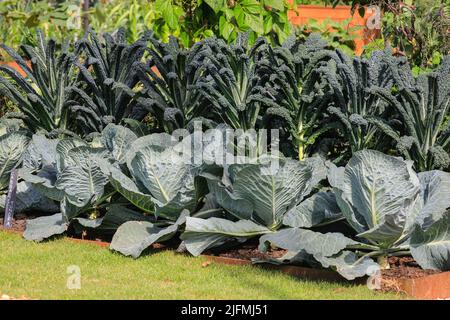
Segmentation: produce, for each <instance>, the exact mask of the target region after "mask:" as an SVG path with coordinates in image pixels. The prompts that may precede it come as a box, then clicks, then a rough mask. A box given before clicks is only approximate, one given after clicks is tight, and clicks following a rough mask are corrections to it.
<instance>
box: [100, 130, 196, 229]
mask: <svg viewBox="0 0 450 320" xmlns="http://www.w3.org/2000/svg"><path fill="white" fill-rule="evenodd" d="M176 145H177V144H176V142H174V141H173V140H172V139H170V136H168V135H157V134H155V135H150V136H145V137H142V138H139V139H137V140H136V141H135V142H134V143H133V144H132V146H131V149H130V151H129V152H128V153H127V156H126V157H127V167H128V170H129V171H130V174H131V176H132V178H129V177H127V176H126V175H125V174H124V173H123V172H121V171H120V170H115V169H114V168H107V167H105V166H103V170H104V171H105V172H106V173H107V174H108V176H109V179H110V181H111V183H112V185H113V186H114V187H115V188H116V190H117V191H118V192H120V193H121V194H122V195H123V196H124V197H125V198H127V199H128V200H129V201H130V202H131V203H133V204H134V205H135V206H137V207H139V208H141V209H142V210H144V211H147V212H152V213H154V214H155V215H157V216H161V217H164V218H166V219H169V220H172V221H175V220H177V219H178V217H179V215H180V213H181V211H182V210H183V209H187V210H189V211H193V210H194V209H195V208H196V206H197V202H198V200H199V198H200V197H201V196H202V195H200V194H198V189H199V188H196V187H197V185H196V183H197V179H196V177H197V175H198V169H197V168H196V167H195V166H194V165H192V164H191V163H190V159H185V158H184V157H183V154H181V153H180V152H178V150H177V149H176Z"/></svg>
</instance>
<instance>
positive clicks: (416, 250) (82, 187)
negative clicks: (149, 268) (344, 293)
mask: <svg viewBox="0 0 450 320" xmlns="http://www.w3.org/2000/svg"><path fill="white" fill-rule="evenodd" d="M3 48H4V49H5V51H6V52H7V53H8V54H9V55H10V56H11V57H12V58H13V59H14V60H16V62H17V63H18V64H19V65H20V66H21V67H22V68H23V71H24V72H25V73H26V75H27V77H26V78H24V77H22V76H21V75H20V74H19V73H18V72H16V71H14V70H13V69H12V68H9V67H6V66H0V73H1V75H0V92H1V93H2V94H4V95H5V97H6V98H7V99H9V100H11V101H12V102H14V103H16V104H17V108H18V110H19V111H20V112H19V113H17V112H16V113H10V114H8V116H7V117H4V118H2V119H1V120H0V151H1V153H0V205H1V206H0V207H1V208H2V210H3V209H4V211H5V212H6V213H5V220H6V221H7V222H9V221H11V219H12V218H13V215H14V213H22V212H23V213H25V212H31V213H38V212H40V213H43V214H45V215H42V216H37V215H36V217H34V219H29V220H28V222H27V225H26V229H25V231H24V233H23V236H24V238H25V239H27V240H30V241H35V242H42V241H44V240H46V239H49V238H51V237H55V236H62V235H69V236H74V235H75V236H77V237H79V238H82V239H93V240H95V239H97V238H100V239H107V240H108V241H109V240H110V241H111V243H110V245H109V248H110V249H111V250H112V251H115V252H119V253H121V254H123V255H124V256H130V257H133V258H138V257H139V256H140V255H141V254H142V253H144V251H145V250H147V249H151V248H154V247H155V245H156V244H158V245H161V244H164V245H166V246H168V248H171V249H176V250H177V251H181V252H189V253H190V254H191V255H193V256H199V255H201V254H208V255H211V254H215V255H216V256H218V257H216V258H214V259H216V260H217V261H219V260H220V261H229V262H231V261H236V260H229V258H231V259H241V258H244V259H241V262H240V263H248V261H249V259H252V262H258V263H264V264H267V263H270V264H272V265H280V267H278V268H279V269H282V270H283V269H285V270H291V271H292V270H297V271H296V273H298V274H300V275H303V276H305V275H306V274H307V273H308V275H309V276H310V277H317V276H324V275H325V274H329V273H328V272H329V271H330V270H333V271H335V272H336V273H337V274H339V275H340V276H342V277H343V278H345V279H347V280H354V279H358V278H360V279H365V277H367V276H373V275H374V274H376V273H377V272H378V271H380V270H381V272H382V274H383V273H384V275H386V277H388V276H390V278H389V279H391V278H393V279H394V280H395V281H396V280H397V279H398V278H399V277H403V276H404V275H409V276H410V277H416V276H421V275H423V274H424V273H425V274H428V273H431V272H434V271H430V272H429V271H421V269H420V268H422V269H424V270H435V271H436V272H438V271H449V270H450V245H449V244H450V241H449V239H450V197H449V193H450V172H449V168H450V149H449V148H450V130H449V128H450V127H449V122H450V112H449V110H450V87H449V85H448V84H449V83H450V56H447V57H446V58H444V59H443V61H442V63H441V65H440V66H439V67H438V68H436V70H434V71H433V72H430V73H425V74H421V75H420V76H419V77H418V78H415V77H414V76H413V75H412V71H411V68H410V66H409V65H408V63H407V62H406V60H405V59H403V58H401V57H397V56H395V55H393V53H392V50H391V49H390V48H389V47H386V49H385V50H384V51H377V52H375V53H374V54H373V55H372V56H371V57H370V58H359V57H353V56H347V55H346V54H345V53H343V52H342V51H340V50H339V49H333V48H330V47H329V46H328V44H327V43H326V42H325V41H323V40H322V39H321V38H320V37H319V36H318V35H317V34H312V35H310V36H309V37H308V39H306V40H301V39H297V38H295V37H291V38H289V39H288V40H287V41H286V43H284V44H283V46H273V45H271V44H270V43H268V42H267V40H266V39H263V38H260V39H257V40H256V41H255V43H254V44H252V45H250V43H249V38H248V35H245V34H241V35H240V36H239V37H238V39H237V41H236V43H235V44H232V45H229V44H227V43H226V42H224V41H222V40H220V39H217V38H209V39H206V40H205V41H202V42H199V43H197V44H195V45H194V46H193V47H192V48H188V49H185V48H181V47H180V45H179V42H178V41H177V39H175V38H171V40H170V41H169V42H168V43H164V42H162V41H161V40H159V39H156V38H155V37H154V36H153V34H152V33H151V32H147V33H145V34H144V35H143V36H142V38H141V39H140V40H139V41H137V42H135V43H133V44H131V45H129V44H127V43H126V41H125V34H124V33H123V32H122V31H119V32H117V34H115V35H109V34H105V35H102V36H98V35H96V34H95V33H94V32H93V31H91V32H89V33H88V34H86V36H85V37H84V38H83V39H81V40H80V41H79V42H77V44H75V45H72V46H70V45H69V46H65V47H63V49H61V50H59V49H58V46H57V44H56V43H55V42H54V41H51V40H50V41H46V40H45V37H44V35H43V34H42V33H39V34H38V46H37V47H31V46H24V47H23V51H24V54H25V58H26V60H28V61H30V62H31V64H32V65H31V67H30V66H28V65H27V64H26V62H25V61H24V59H23V58H22V56H21V55H20V54H18V53H16V52H14V50H12V49H10V48H7V47H5V46H3ZM154 68H157V70H159V72H160V74H156V73H155V72H154V70H155V69H154ZM230 131H231V132H232V133H233V136H232V139H231V140H229V141H227V137H229V133H230ZM255 132H257V133H258V134H259V135H258V134H255V135H252V137H251V138H249V135H251V134H252V133H255ZM269 132H270V135H269V134H268V133H269ZM264 133H265V135H264ZM242 138H243V139H242ZM247 138H248V139H247ZM243 140H244V143H242V142H243ZM248 140H250V142H249V143H248V144H246V143H245V142H246V141H248ZM269 140H270V142H269ZM272 140H273V141H272ZM272 142H274V143H273V144H272ZM278 142H280V143H278ZM230 146H231V147H230ZM230 149H231V151H230ZM197 155H201V156H202V158H201V159H200V160H201V161H198V159H197V157H196V156H197ZM224 155H226V157H225V158H227V159H226V161H225V162H224V157H223V156H224ZM230 158H231V161H230V162H228V160H230ZM18 217H19V216H18V215H17V214H16V218H18ZM15 223H16V226H17V227H18V228H20V227H23V223H22V224H21V223H20V221H19V222H17V221H16V222H15ZM252 241H253V242H252ZM236 245H240V247H238V248H239V249H237V251H236V250H235V249H230V248H231V246H236ZM405 257H406V258H405ZM409 257H413V259H414V261H412V260H408V259H411V258H409ZM211 259H212V258H211ZM255 259H256V260H257V261H255ZM396 259H397V260H396ZM405 259H406V260H405ZM396 263H397V264H398V268H397V269H398V270H397V271H395V270H394V269H395V268H394V266H395V264H396ZM285 265H289V266H285ZM290 265H301V266H302V267H308V268H310V269H309V270H311V271H306V269H295V267H292V266H290ZM390 266H391V267H392V269H391V271H389V270H388V269H389V267H390ZM419 266H420V267H419ZM324 270H325V271H324ZM327 270H328V271H327ZM392 270H394V271H392ZM291 271H289V272H291ZM389 272H391V274H389ZM396 272H397V273H396ZM433 276H436V275H433ZM327 277H328V276H327ZM333 277H335V275H333ZM336 277H337V275H336ZM444 277H445V274H444ZM389 279H388V280H389ZM405 281H406V280H405ZM417 283H419V282H417ZM395 286H396V283H395V284H394V287H395ZM436 292H437V291H436Z"/></svg>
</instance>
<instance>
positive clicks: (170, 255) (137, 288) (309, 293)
mask: <svg viewBox="0 0 450 320" xmlns="http://www.w3.org/2000/svg"><path fill="white" fill-rule="evenodd" d="M205 261H206V259H205V258H193V257H188V256H184V255H179V254H175V253H174V252H171V251H164V252H158V253H154V254H150V255H147V256H144V257H141V258H140V259H138V260H133V259H130V258H126V257H123V256H120V255H119V254H114V253H112V252H110V251H108V250H106V249H104V248H100V247H98V246H96V245H92V244H78V243H73V242H70V241H68V240H65V239H58V240H53V241H49V242H46V243H40V244H36V243H32V242H27V241H25V240H22V238H21V237H20V236H19V235H15V234H10V233H5V232H1V231H0V275H1V276H0V292H1V293H3V294H7V295H9V296H12V297H21V296H22V295H25V296H27V297H30V298H34V299H401V298H404V297H403V296H400V295H392V294H391V295H387V294H379V293H374V292H372V291H370V290H369V289H367V288H366V287H365V286H351V285H343V284H330V283H325V282H308V281H301V280H298V279H296V278H293V277H290V276H287V275H284V274H281V273H279V272H276V271H269V270H263V269H260V268H256V267H250V266H248V267H243V266H225V265H219V264H214V263H213V264H210V265H209V266H207V267H203V266H202V264H203V263H204V262H205ZM70 265H78V266H79V267H80V269H81V279H82V281H81V289H80V290H69V289H67V288H66V281H67V277H68V276H69V275H68V274H67V267H68V266H70Z"/></svg>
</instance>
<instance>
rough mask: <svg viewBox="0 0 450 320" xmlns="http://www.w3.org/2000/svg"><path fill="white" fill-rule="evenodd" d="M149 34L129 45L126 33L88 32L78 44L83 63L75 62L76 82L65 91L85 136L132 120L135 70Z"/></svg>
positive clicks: (135, 80)
mask: <svg viewBox="0 0 450 320" xmlns="http://www.w3.org/2000/svg"><path fill="white" fill-rule="evenodd" d="M147 38H148V35H145V36H144V37H142V38H141V39H140V40H139V41H137V42H135V43H133V44H131V45H128V44H127V42H126V38H125V30H124V29H120V30H118V32H117V33H116V34H115V35H114V36H113V35H110V34H107V33H106V34H104V35H103V37H102V38H99V37H98V36H97V35H96V34H95V33H94V32H93V31H90V32H89V33H87V34H86V36H85V37H84V38H83V39H82V41H80V49H81V50H82V51H83V53H84V61H83V62H81V61H76V62H75V64H76V66H77V68H78V71H79V72H78V77H77V81H76V82H75V83H74V84H73V85H72V86H70V87H69V88H68V92H70V94H71V100H70V101H69V103H68V104H69V105H70V109H71V111H72V112H73V113H74V114H76V118H77V120H78V125H79V127H80V130H81V131H82V132H83V133H84V134H88V133H90V132H101V131H102V130H103V128H105V127H106V125H107V124H108V123H120V122H121V121H122V120H123V119H124V118H128V117H133V116H135V114H133V111H134V108H137V107H139V103H138V98H139V96H140V94H139V93H138V92H136V90H135V89H136V87H137V85H138V82H139V78H138V69H139V65H140V64H141V59H142V57H143V55H144V52H145V48H146V39H147ZM137 117H138V118H139V114H138V115H137Z"/></svg>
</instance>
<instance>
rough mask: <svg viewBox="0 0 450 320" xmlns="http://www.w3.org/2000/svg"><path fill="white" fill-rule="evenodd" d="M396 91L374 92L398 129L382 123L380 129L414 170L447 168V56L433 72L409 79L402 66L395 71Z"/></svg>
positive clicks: (449, 135) (449, 153)
mask: <svg viewBox="0 0 450 320" xmlns="http://www.w3.org/2000/svg"><path fill="white" fill-rule="evenodd" d="M395 75H396V77H395V82H396V86H397V87H398V88H397V89H398V92H397V93H396V94H391V93H390V92H388V91H386V90H382V89H378V90H376V91H375V93H376V94H377V95H378V96H379V97H381V98H383V99H384V100H385V101H387V102H388V103H389V104H390V105H391V106H392V107H393V108H394V109H395V110H396V111H397V113H398V120H399V121H400V122H401V123H402V126H401V127H400V128H399V129H396V128H395V127H393V126H389V125H386V124H385V123H386V121H383V120H379V122H383V124H384V125H382V126H381V129H382V130H384V132H385V133H386V134H388V135H389V136H390V137H392V138H393V139H394V140H395V141H396V142H397V149H398V151H399V152H400V154H402V155H403V156H404V157H405V158H406V159H409V160H413V161H414V166H415V168H416V170H418V171H426V170H432V169H443V170H445V169H448V168H449V167H450V121H449V120H450V118H449V117H448V114H449V110H450V85H449V83H450V57H449V56H447V57H446V58H444V60H443V62H442V64H441V65H440V66H439V68H437V69H436V70H435V71H433V72H429V73H425V74H422V75H420V76H419V77H418V78H417V80H414V79H413V76H412V74H411V70H410V69H409V68H404V69H402V70H400V72H398V73H396V74H395Z"/></svg>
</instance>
